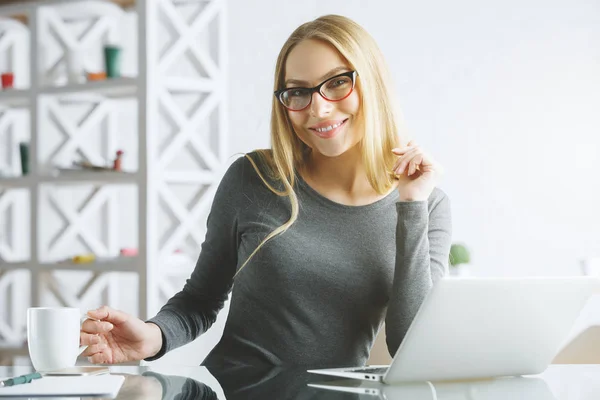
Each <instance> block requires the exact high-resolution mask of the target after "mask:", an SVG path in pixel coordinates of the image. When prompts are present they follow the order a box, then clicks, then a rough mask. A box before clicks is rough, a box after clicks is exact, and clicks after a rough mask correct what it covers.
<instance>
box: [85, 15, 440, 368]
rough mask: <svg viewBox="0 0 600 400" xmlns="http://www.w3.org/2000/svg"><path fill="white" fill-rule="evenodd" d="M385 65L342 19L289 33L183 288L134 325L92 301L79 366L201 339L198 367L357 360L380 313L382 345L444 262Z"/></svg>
mask: <svg viewBox="0 0 600 400" xmlns="http://www.w3.org/2000/svg"><path fill="white" fill-rule="evenodd" d="M390 86H391V85H390V82H389V77H388V72H387V70H386V67H385V63H384V60H383V58H382V56H381V54H380V51H379V49H378V48H377V45H376V44H375V42H374V41H373V39H372V38H371V37H370V36H369V35H368V34H367V33H366V32H365V31H364V30H363V29H362V28H361V27H360V26H359V25H357V24H356V23H354V22H353V21H351V20H349V19H347V18H344V17H340V16H324V17H321V18H319V19H317V20H314V21H312V22H308V23H306V24H304V25H302V26H300V27H299V28H298V29H296V31H295V32H294V33H292V35H291V36H290V38H289V39H288V40H287V42H286V43H285V44H284V46H283V48H282V50H281V52H280V55H279V57H278V60H277V65H276V72H275V89H276V92H275V96H274V98H273V112H272V119H271V140H272V150H263V151H257V152H254V153H250V154H247V155H246V156H245V157H242V158H240V159H238V160H236V161H235V162H234V163H233V165H232V166H231V167H230V168H229V170H228V171H227V172H226V174H225V176H224V178H223V180H222V182H221V184H220V186H219V189H218V191H217V193H216V196H215V199H214V203H213V206H212V209H211V213H210V216H209V218H208V229H207V235H206V239H205V242H204V243H203V245H202V251H201V253H200V257H199V259H198V262H197V265H196V268H195V270H194V272H193V273H192V276H191V278H190V279H189V280H188V281H187V283H186V285H185V287H184V288H183V290H182V291H181V292H180V293H178V294H176V295H175V296H174V297H173V298H171V299H170V300H169V301H168V303H167V304H166V305H165V306H164V307H163V308H162V309H161V311H160V312H159V313H158V315H157V316H156V317H154V318H152V319H151V320H150V321H147V322H144V321H141V320H139V319H137V318H134V317H132V316H129V315H127V314H124V313H122V312H119V311H116V310H112V309H109V308H107V307H103V308H100V309H98V310H95V311H90V312H89V315H90V317H92V318H95V319H97V320H99V321H91V320H88V321H86V322H85V323H84V324H83V328H82V333H81V342H82V344H89V345H90V346H89V347H88V348H87V350H86V351H85V353H84V354H85V355H86V356H88V357H90V361H91V362H94V363H119V362H125V361H132V360H140V359H149V360H152V359H156V358H158V357H160V356H162V355H163V354H164V353H165V352H167V351H169V350H171V349H174V348H176V347H178V346H181V345H183V344H186V343H188V342H190V341H192V340H193V339H195V338H196V337H197V336H198V335H200V334H202V333H203V332H205V331H206V330H207V329H208V328H209V327H210V326H211V324H212V323H213V322H214V321H215V319H216V316H217V313H218V311H219V310H220V309H221V308H222V306H223V303H224V302H225V300H226V299H227V295H228V293H229V292H230V291H231V290H232V287H233V286H234V283H235V289H234V290H233V292H232V300H231V306H230V311H229V316H228V320H227V323H226V326H225V330H224V333H223V337H222V339H221V341H220V342H219V343H218V344H217V346H216V347H215V348H214V349H213V350H212V352H211V353H210V354H209V355H208V357H207V358H206V360H205V361H204V364H206V365H210V364H218V363H224V362H228V363H247V364H252V363H257V362H261V363H262V362H264V363H269V364H290V365H306V366H310V367H325V366H349V365H362V364H364V363H365V362H366V360H367V358H368V356H369V351H370V348H371V346H372V343H373V340H374V338H375V336H376V334H377V332H378V330H379V327H380V326H381V324H382V322H384V321H385V323H386V324H385V325H386V334H387V342H388V343H387V344H388V349H389V351H390V353H391V354H394V353H395V352H396V350H397V348H398V346H399V344H400V342H401V341H402V338H403V337H404V334H405V333H406V331H407V329H408V327H409V325H410V323H411V321H412V319H413V317H414V315H415V313H416V311H417V309H418V307H419V306H420V304H421V302H422V300H423V298H424V296H425V295H426V293H427V291H428V290H429V289H430V288H431V286H432V285H433V283H434V282H435V281H436V280H437V279H439V278H440V277H442V276H443V275H444V274H445V273H446V271H447V260H448V255H449V250H450V242H451V222H450V205H449V201H448V198H447V197H446V195H445V194H444V193H443V192H442V191H441V190H439V189H437V188H435V184H436V182H437V179H438V177H439V175H440V168H439V166H438V165H437V164H436V163H435V162H434V161H433V160H432V158H431V157H430V156H428V155H427V154H426V153H425V152H423V150H422V149H421V148H420V147H419V146H418V145H417V144H415V143H408V144H405V145H403V143H402V142H401V138H400V133H399V122H398V117H397V115H396V111H395V107H394V105H393V102H392V95H391V93H390V91H391V89H390Z"/></svg>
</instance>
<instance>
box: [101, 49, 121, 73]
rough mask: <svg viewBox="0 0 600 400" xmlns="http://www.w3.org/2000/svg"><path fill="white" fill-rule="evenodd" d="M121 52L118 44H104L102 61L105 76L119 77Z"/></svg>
mask: <svg viewBox="0 0 600 400" xmlns="http://www.w3.org/2000/svg"><path fill="white" fill-rule="evenodd" d="M121 53H122V50H121V48H120V47H119V46H108V45H107V46H104V63H105V67H106V77H107V78H119V77H120V76H121Z"/></svg>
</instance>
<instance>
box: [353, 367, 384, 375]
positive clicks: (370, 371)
mask: <svg viewBox="0 0 600 400" xmlns="http://www.w3.org/2000/svg"><path fill="white" fill-rule="evenodd" d="M387 370H388V367H378V368H375V367H372V368H369V367H365V368H355V369H352V370H350V372H362V373H365V374H376V375H384V374H385V373H386V372H387Z"/></svg>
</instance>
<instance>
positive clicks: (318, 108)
mask: <svg viewBox="0 0 600 400" xmlns="http://www.w3.org/2000/svg"><path fill="white" fill-rule="evenodd" d="M332 109H333V104H331V102H330V101H327V100H325V98H323V96H321V93H318V92H316V93H313V94H312V101H311V103H310V112H311V114H312V115H313V116H315V117H317V118H322V117H324V116H326V115H329V113H331V110H332Z"/></svg>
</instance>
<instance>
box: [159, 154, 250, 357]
mask: <svg viewBox="0 0 600 400" xmlns="http://www.w3.org/2000/svg"><path fill="white" fill-rule="evenodd" d="M243 163H244V160H243V158H242V159H238V160H237V161H235V162H234V163H233V165H232V166H231V167H230V168H229V169H228V171H227V172H226V173H225V176H224V177H223V179H222V181H221V183H220V185H219V187H218V189H217V192H216V194H215V197H214V200H213V204H212V207H211V210H210V213H209V216H208V219H207V231H206V237H205V240H204V242H203V243H202V248H201V252H200V256H199V258H198V261H197V263H196V267H195V269H194V271H193V273H192V275H191V277H190V278H189V279H188V280H187V281H186V284H185V286H184V287H183V289H182V290H181V291H180V292H179V293H177V294H176V295H174V296H173V297H172V298H171V299H170V300H169V301H168V302H167V304H165V305H164V306H163V307H162V308H161V310H160V311H159V313H158V314H157V315H156V316H155V317H154V318H152V319H150V320H149V322H153V323H155V324H156V325H158V326H159V328H160V329H161V331H162V334H163V346H162V348H161V350H160V352H159V353H158V354H157V355H155V356H154V357H152V358H150V359H149V360H154V359H157V358H160V357H162V356H163V355H164V354H165V353H166V352H168V351H170V350H172V349H175V348H177V347H180V346H183V345H184V344H186V343H189V342H191V341H193V340H194V339H196V338H197V337H198V336H199V335H201V334H202V333H204V332H206V330H208V328H210V327H211V325H212V324H213V323H214V322H215V320H216V318H217V314H218V312H219V311H220V310H221V309H222V308H223V305H224V303H225V301H226V300H227V296H228V293H229V292H230V290H231V288H232V282H233V276H234V274H235V271H236V266H237V261H238V254H237V249H238V241H239V239H238V232H237V224H238V212H239V209H240V205H241V200H240V199H241V198H242V197H243V196H240V193H241V187H242V181H243V172H244V171H243V169H244V167H245V165H244V164H243Z"/></svg>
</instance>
